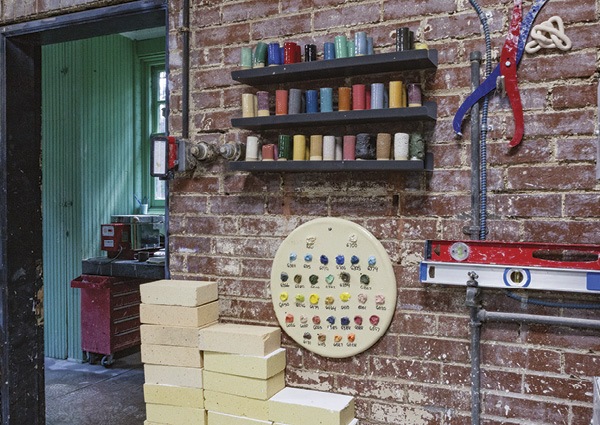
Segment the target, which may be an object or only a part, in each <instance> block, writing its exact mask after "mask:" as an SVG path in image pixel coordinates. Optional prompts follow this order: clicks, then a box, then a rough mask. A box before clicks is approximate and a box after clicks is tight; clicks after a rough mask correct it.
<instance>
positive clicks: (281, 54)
mask: <svg viewBox="0 0 600 425" xmlns="http://www.w3.org/2000/svg"><path fill="white" fill-rule="evenodd" d="M284 51H285V49H284V48H283V46H281V47H280V48H279V65H283V52H284Z"/></svg>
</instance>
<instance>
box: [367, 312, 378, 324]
mask: <svg viewBox="0 0 600 425" xmlns="http://www.w3.org/2000/svg"><path fill="white" fill-rule="evenodd" d="M369 322H371V324H372V325H373V326H377V324H378V323H379V316H377V315H375V314H374V315H372V316H371V317H369Z"/></svg>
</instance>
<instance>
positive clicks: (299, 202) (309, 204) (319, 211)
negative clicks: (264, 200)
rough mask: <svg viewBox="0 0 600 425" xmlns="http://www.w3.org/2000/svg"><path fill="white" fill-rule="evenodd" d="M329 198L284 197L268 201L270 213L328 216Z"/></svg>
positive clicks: (271, 198)
mask: <svg viewBox="0 0 600 425" xmlns="http://www.w3.org/2000/svg"><path fill="white" fill-rule="evenodd" d="M327 199H328V198H326V197H322V196H298V195H295V194H292V195H282V196H278V197H270V198H269V199H268V209H267V211H268V213H269V214H282V215H284V216H290V215H311V216H326V215H327V210H328V207H327V203H328V201H327Z"/></svg>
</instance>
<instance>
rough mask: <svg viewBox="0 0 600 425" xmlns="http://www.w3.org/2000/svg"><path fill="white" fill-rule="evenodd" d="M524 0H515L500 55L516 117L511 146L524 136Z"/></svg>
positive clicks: (505, 84) (505, 83)
mask: <svg viewBox="0 0 600 425" xmlns="http://www.w3.org/2000/svg"><path fill="white" fill-rule="evenodd" d="M522 14H523V11H522V0H514V5H513V14H512V20H511V22H510V32H509V34H508V37H506V41H505V42H504V47H503V48H502V54H501V56H500V73H501V74H502V75H503V76H504V86H505V88H506V93H507V94H508V99H509V100H510V106H511V107H512V110H513V116H514V118H515V132H514V134H513V138H512V140H511V142H510V143H509V146H510V147H514V146H517V145H518V144H519V143H521V139H522V138H523V105H522V104H521V94H520V93H519V87H518V85H517V47H518V43H519V33H520V31H521V19H522Z"/></svg>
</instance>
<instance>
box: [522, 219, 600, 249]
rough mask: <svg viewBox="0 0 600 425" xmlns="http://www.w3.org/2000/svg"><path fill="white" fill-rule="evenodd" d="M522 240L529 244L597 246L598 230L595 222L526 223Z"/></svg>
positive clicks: (599, 236)
mask: <svg viewBox="0 0 600 425" xmlns="http://www.w3.org/2000/svg"><path fill="white" fill-rule="evenodd" d="M523 238H524V240H526V241H530V242H544V241H552V242H554V243H582V244H598V243H600V229H599V228H598V223H597V222H585V221H526V222H524V223H523Z"/></svg>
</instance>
